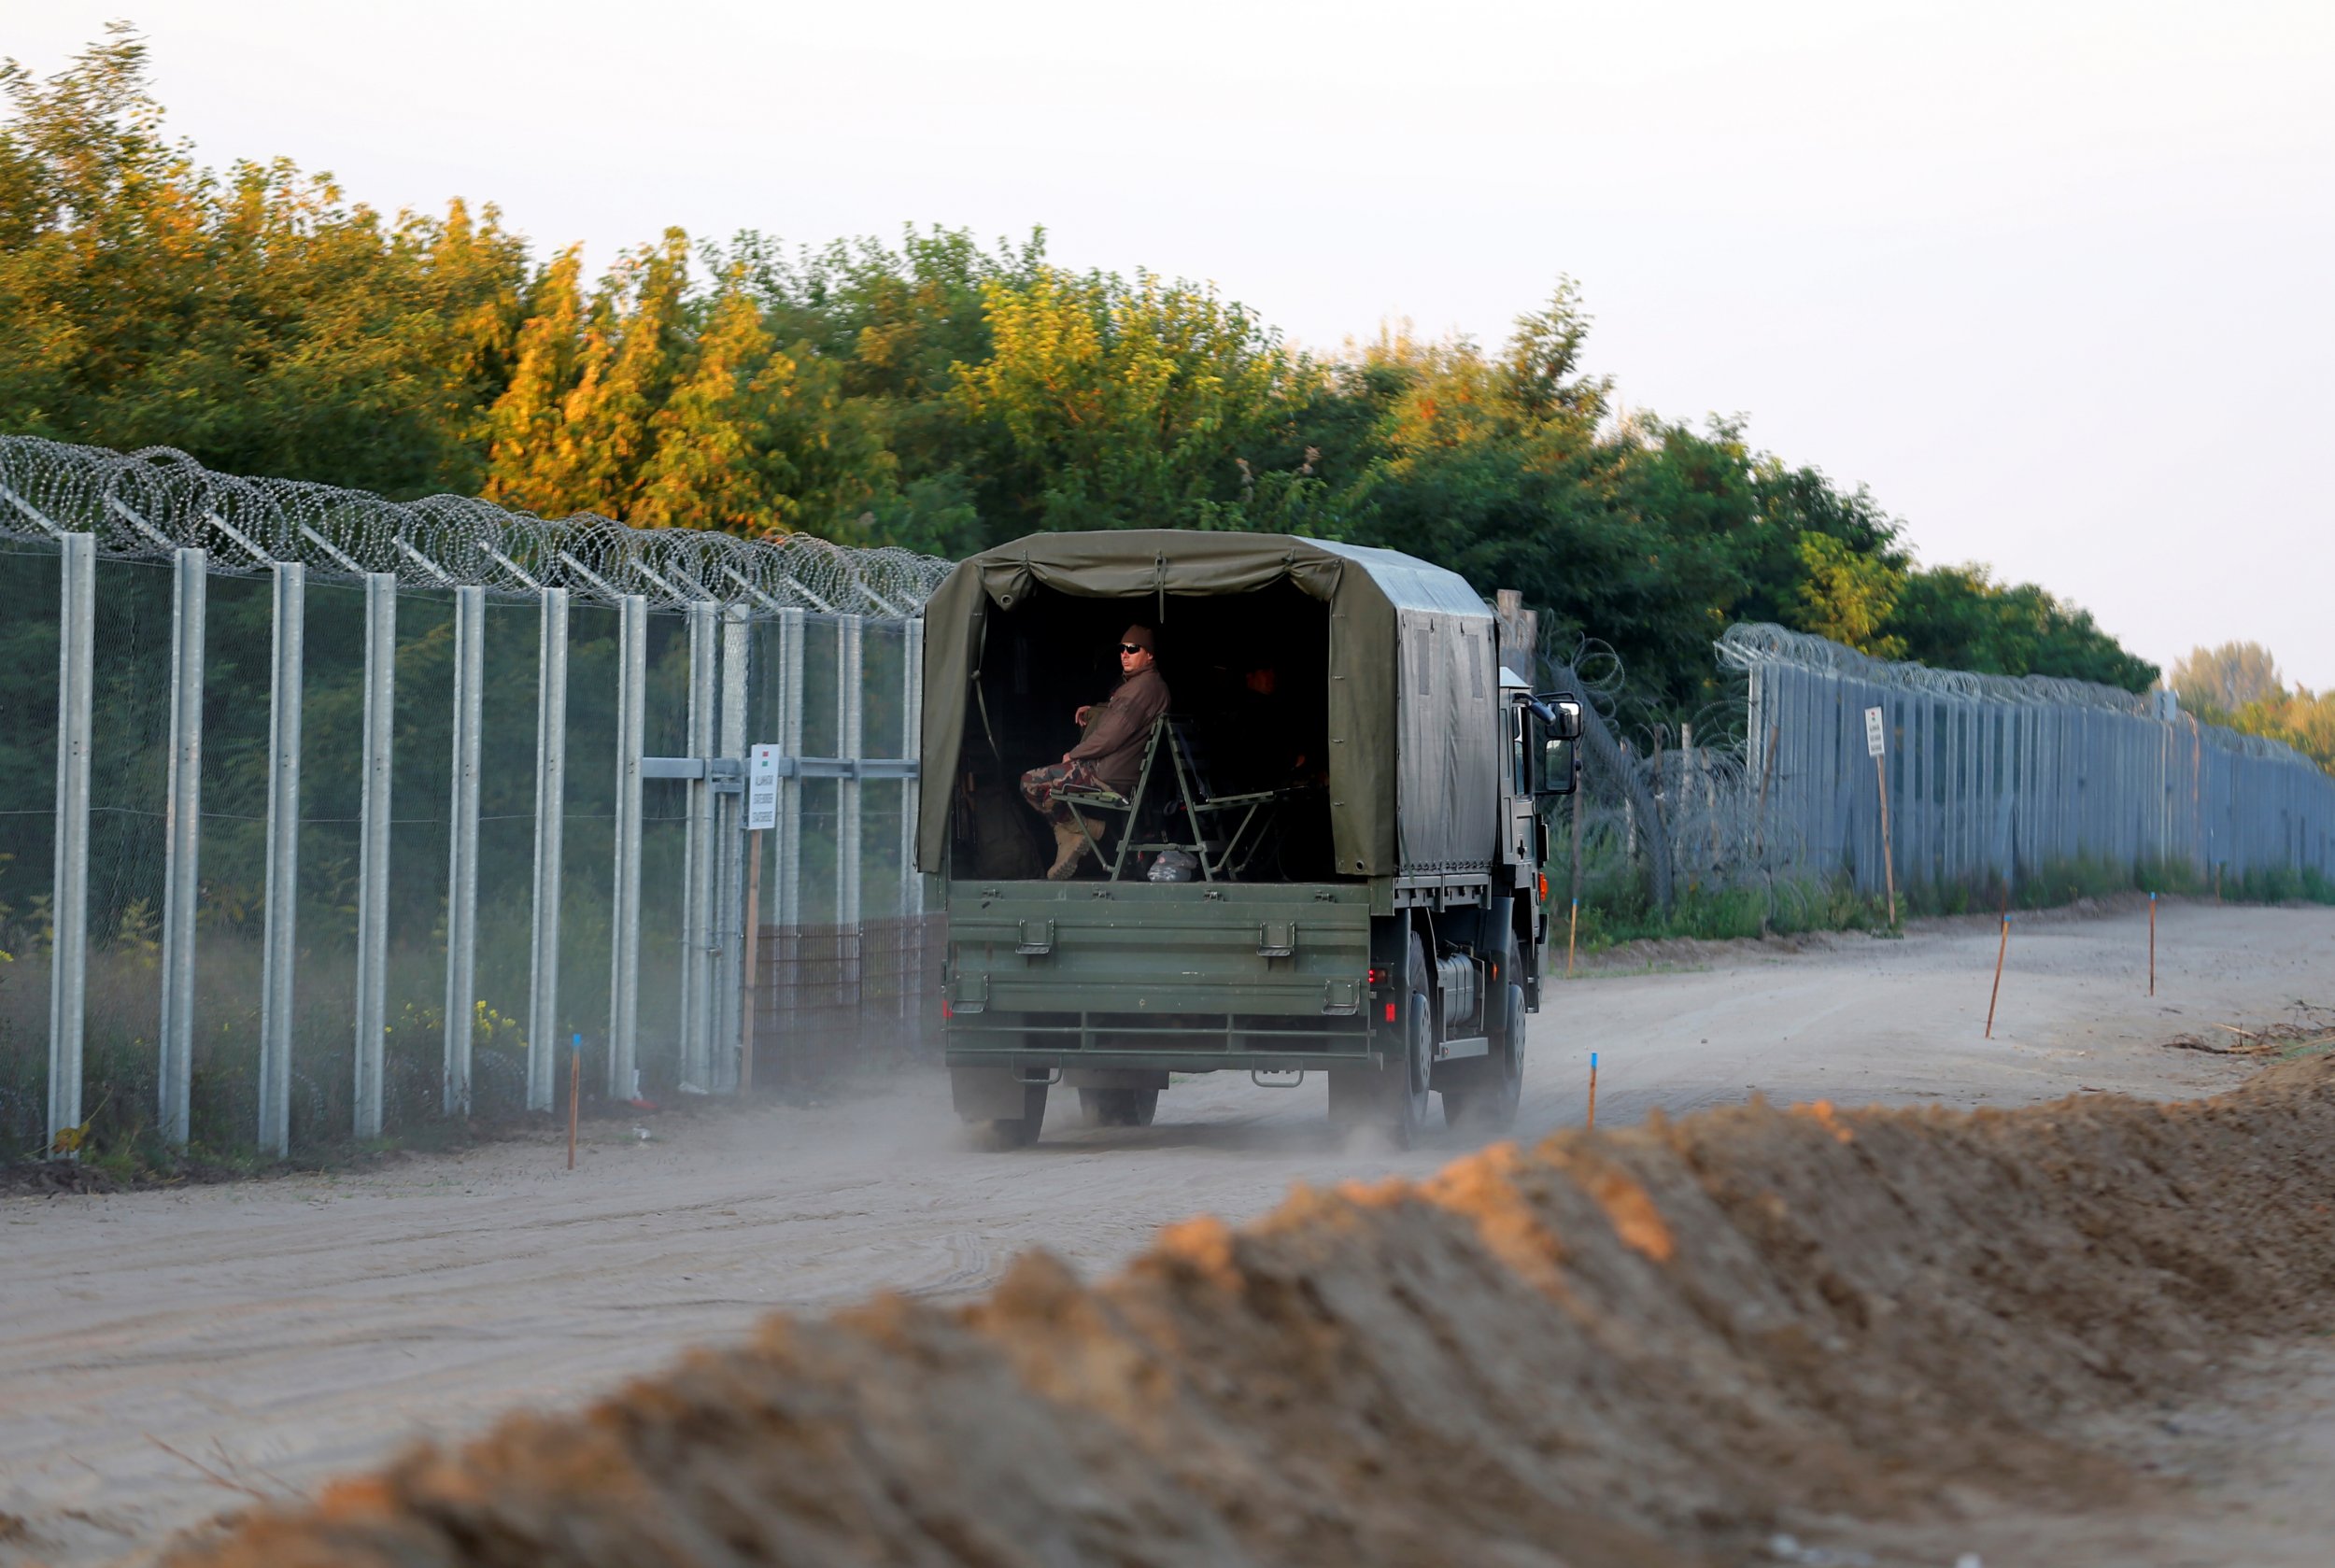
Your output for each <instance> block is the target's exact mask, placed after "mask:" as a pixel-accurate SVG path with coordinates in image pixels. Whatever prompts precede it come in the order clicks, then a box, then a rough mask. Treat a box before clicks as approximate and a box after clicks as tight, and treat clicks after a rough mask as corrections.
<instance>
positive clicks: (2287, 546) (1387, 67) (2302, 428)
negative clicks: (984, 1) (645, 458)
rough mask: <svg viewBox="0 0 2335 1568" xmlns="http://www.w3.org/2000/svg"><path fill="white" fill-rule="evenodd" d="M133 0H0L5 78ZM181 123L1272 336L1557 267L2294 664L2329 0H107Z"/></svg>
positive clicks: (2328, 175) (2117, 599)
mask: <svg viewBox="0 0 2335 1568" xmlns="http://www.w3.org/2000/svg"><path fill="white" fill-rule="evenodd" d="M134 3H135V0H102V3H97V4H92V3H90V0H0V16H4V17H5V20H6V23H7V25H6V29H5V32H0V52H7V53H9V54H12V55H14V56H15V57H16V58H17V59H19V60H21V61H22V62H23V63H24V64H27V65H29V66H31V67H33V68H34V69H35V71H37V72H39V73H40V74H42V75H47V74H49V73H50V72H51V71H53V70H55V69H58V68H60V67H61V66H62V65H63V64H64V63H65V61H66V60H67V58H68V57H69V56H70V55H71V54H73V53H74V52H76V51H77V50H78V49H79V48H80V47H81V46H82V45H83V44H85V43H86V42H88V41H89V40H91V39H92V38H94V37H96V36H98V35H99V34H100V31H101V28H102V25H103V23H104V21H106V19H107V18H108V17H109V16H115V15H120V14H124V8H125V7H131V6H133V5H134ZM128 14H129V16H130V19H131V20H132V21H135V22H137V23H138V24H139V25H140V26H141V27H142V28H143V29H145V31H146V32H147V34H148V35H149V41H150V42H151V44H152V47H153V53H154V64H155V70H156V75H157V78H158V91H159V93H160V96H161V97H162V99H163V103H164V104H165V105H167V106H168V107H169V109H170V111H171V123H172V126H173V128H174V129H175V130H176V131H177V133H179V134H185V135H190V136H191V137H193V138H194V140H195V142H196V144H197V147H198V149H199V151H200V152H201V154H202V155H203V156H204V157H205V160H206V161H208V162H214V163H220V164H223V163H225V162H227V161H229V160H230V159H231V158H233V157H236V156H266V155H273V154H277V153H281V154H285V155H288V156H290V157H291V158H293V159H294V160H296V161H297V162H300V163H301V164H302V165H303V166H304V167H307V168H310V169H328V170H331V171H332V172H333V173H334V174H336V175H337V176H339V177H340V178H341V180H342V181H343V183H344V185H345V186H346V187H347V189H348V191H349V192H350V193H351V195H352V196H354V197H356V198H358V199H361V200H364V201H367V202H370V203H372V204H374V205H377V206H381V207H387V208H394V207H398V206H401V205H412V206H423V207H434V206H436V205H440V204H442V203H443V201H444V200H445V199H446V197H448V196H452V195H457V194H460V195H466V196H469V197H471V198H472V199H473V200H474V201H485V200H492V201H495V202H497V203H499V204H500V205H502V209H503V211H504V214H505V217H506V219H507V220H508V221H509V222H510V223H511V224H512V225H513V226H514V227H516V228H517V229H519V230H520V231H521V232H523V233H527V234H528V235H529V236H530V237H531V238H532V239H533V240H534V241H535V242H537V244H538V246H539V247H545V248H547V247H554V246H557V245H559V244H563V243H566V242H568V241H571V240H575V239H581V240H584V241H586V242H587V244H588V245H589V247H590V255H591V258H592V260H593V262H594V264H598V263H599V262H601V261H604V260H605V259H606V258H607V257H608V256H609V255H611V254H613V252H614V251H615V250H616V248H617V247H620V246H624V245H630V244H635V243H638V242H640V241H642V240H644V239H647V238H650V237H652V236H654V235H655V234H656V233H658V232H659V231H660V230H662V229H663V228H664V227H665V226H666V225H668V224H679V225H681V226H683V227H685V228H686V229H687V230H689V231H690V233H692V234H693V235H698V236H707V235H723V234H727V233H730V232H732V231H735V230H737V229H740V228H746V227H753V228H759V229H762V230H764V231H766V232H770V233H776V234H779V235H782V236H784V237H785V238H786V239H788V240H790V241H793V240H814V241H815V240H824V239H827V238H829V237H832V236H836V235H841V234H856V233H881V234H885V235H890V234H894V233H897V232H898V230H899V227H900V225H901V224H903V223H906V222H910V221H915V222H936V221H937V222H942V223H948V224H961V225H967V226H969V227H971V228H972V229H974V230H975V231H976V232H978V233H982V234H984V235H997V234H1012V235H1017V236H1018V235H1020V234H1022V233H1026V231H1027V230H1028V229H1029V228H1030V226H1031V225H1033V224H1039V223H1042V224H1044V225H1045V226H1046V227H1047V229H1048V230H1049V232H1050V233H1051V236H1052V239H1051V247H1050V249H1051V253H1052V254H1053V256H1054V259H1055V260H1057V261H1061V262H1063V263H1065V264H1068V265H1071V266H1078V267H1084V266H1090V265H1098V266H1104V267H1110V268H1113V269H1117V270H1121V271H1132V270H1133V269H1134V268H1135V267H1137V266H1139V265H1140V266H1148V267H1151V268H1152V269H1153V270H1154V271H1157V272H1162V273H1167V274H1170V275H1184V276H1191V277H1196V278H1206V279H1210V280H1213V281H1215V282H1216V283H1218V284H1220V285H1221V286H1222V287H1223V289H1224V291H1225V292H1226V293H1228V294H1230V295H1231V296H1233V297H1235V298H1237V299H1239V300H1242V301H1244V302H1246V303H1248V304H1252V305H1253V306H1255V307H1256V308H1257V309H1258V310H1259V311H1260V312H1261V313H1262V314H1263V316H1264V317H1265V318H1267V320H1268V321H1271V322H1273V323H1275V324H1277V325H1279V326H1280V327H1281V328H1282V329H1284V330H1285V331H1286V332H1289V334H1290V335H1291V336H1293V337H1294V338H1295V339H1297V340H1299V341H1301V342H1304V343H1307V344H1309V345H1315V346H1336V345H1337V344H1338V343H1339V342H1340V341H1341V340H1342V339H1343V338H1344V337H1345V336H1347V335H1348V334H1349V333H1354V334H1366V333H1367V332H1370V331H1371V330H1372V329H1373V328H1374V327H1375V326H1376V324H1377V323H1378V322H1379V321H1380V319H1381V318H1387V317H1406V316H1407V317H1409V318H1412V319H1413V320H1415V321H1416V323H1417V324H1418V326H1419V327H1420V328H1421V329H1422V330H1423V331H1426V332H1443V331H1449V330H1458V331H1463V332H1468V333H1471V334H1473V335H1475V336H1477V337H1479V339H1482V340H1485V341H1487V342H1491V341H1496V340H1498V339H1499V338H1501V337H1502V336H1503V335H1505V333H1506V332H1507V326H1508V322H1509V320H1510V318H1513V317H1514V316H1515V315H1516V314H1517V313H1518V312H1520V311H1521V310H1524V309H1526V308H1529V307H1531V306H1533V305H1535V304H1538V303H1539V302H1541V301H1542V300H1543V299H1544V298H1545V296H1546V295H1547V293H1548V291H1549V290H1550V286H1551V285H1552V283H1553V281H1554V279H1555V277H1556V275H1558V274H1559V273H1560V272H1569V273H1571V274H1573V275H1575V276H1577V277H1578V278H1579V279H1580V281H1581V284H1582V287H1583V290H1584V291H1585V294H1586V297H1587V302H1588V304H1589V308H1590V309H1591V311H1592V313H1593V314H1594V315H1595V317H1596V318H1597V327H1596V331H1595V332H1594V334H1593V335H1592V340H1591V345H1590V353H1591V360H1592V369H1596V370H1602V371H1608V372H1611V373H1613V374H1616V375H1617V376H1618V377H1619V378H1620V387H1621V391H1622V393H1623V395H1624V397H1625V398H1626V399H1627V400H1628V402H1629V403H1630V404H1631V405H1632V406H1634V407H1636V406H1646V407H1651V408H1654V409H1656V410H1659V411H1660V412H1662V413H1663V414H1665V415H1668V416H1671V417H1688V418H1700V417H1702V416H1703V415H1705V413H1708V412H1712V411H1720V412H1741V413H1744V414H1747V415H1748V416H1749V417H1750V431H1751V435H1752V438H1753V440H1754V442H1755V443H1756V444H1757V445H1761V446H1762V447H1765V448H1767V449H1770V450H1773V451H1775V452H1777V453H1779V454H1780V455H1782V456H1783V457H1784V458H1785V459H1788V460H1790V461H1792V462H1795V463H1814V464H1816V465H1818V466H1819V467H1821V468H1823V469H1824V470H1825V471H1826V472H1827V473H1831V474H1832V475H1833V477H1834V478H1836V479H1838V480H1841V481H1844V482H1847V483H1850V484H1855V483H1859V482H1862V483H1865V484H1868V485H1870V486H1871V487H1873V489H1874V491H1875V494H1876V496H1878V498H1879V499H1880V501H1881V502H1882V504H1883V505H1884V506H1885V507H1887V508H1888V509H1889V511H1891V512H1892V513H1894V514H1896V515H1898V516H1902V517H1903V518H1904V519H1905V520H1906V522H1907V523H1908V525H1909V531H1910V536H1911V538H1912V540H1913V542H1914V544H1915V545H1916V546H1917V548H1918V550H1919V552H1920V554H1921V557H1922V558H1923V559H1924V560H1926V561H1931V562H1945V561H1960V560H1970V559H1976V560H1984V561H1988V562H1991V563H1992V564H1993V565H1994V566H1995V567H1996V568H1998V570H1999V571H2000V572H2003V573H2005V574H2007V575H2009V576H2012V577H2014V578H2021V579H2032V580H2034V581H2038V582H2041V583H2043V584H2044V585H2045V586H2048V587H2050V588H2052V589H2053V590H2054V591H2056V592H2058V593H2060V594H2062V595H2064V596H2066V597H2068V598H2071V599H2073V600H2075V601H2076V602H2078V603H2080V604H2083V605H2085V606H2086V607H2087V608H2089V609H2091V610H2092V611H2093V612H2094V613H2095V614H2097V615H2099V617H2100V618H2101V622H2102V623H2103V624H2104V625H2105V626H2106V627H2107V628H2108V629H2110V630H2111V631H2113V632H2115V633H2116V635H2117V636H2119V637H2121V638H2123V639H2124V640H2125V641H2126V642H2127V643H2128V644H2129V645H2130V646H2132V647H2133V648H2135V649H2137V650H2138V651H2140V652H2141V653H2143V654H2144V655H2145V656H2146V657H2150V658H2154V659H2156V660H2158V662H2160V663H2170V661H2171V660H2172V658H2174V657H2177V656H2178V655H2179V654H2181V653H2182V652H2184V651H2186V649H2187V648H2188V647H2190V646H2191V645H2192V644H2193V643H2217V642H2222V641H2227V640H2229V639H2233V638H2251V639H2254V640H2257V641H2259V642H2261V643H2266V644H2267V645H2269V646H2270V647H2271V650H2272V651H2273V652H2274V653H2276V654H2277V656H2278V657H2279V659H2280V661H2281V664H2282V666H2283V668H2284V669H2285V671H2286V672H2287V674H2288V675H2289V676H2290V678H2294V679H2299V680H2300V681H2302V682H2304V683H2306V684H2308V685H2313V686H2314V687H2321V688H2324V687H2328V686H2335V617H2330V616H2329V615H2328V614H2326V611H2325V603H2326V600H2327V598H2328V592H2329V587H2330V582H2329V579H2330V567H2331V566H2335V501H2330V499H2329V497H2330V495H2331V494H2335V476H2330V475H2328V474H2327V473H2323V472H2322V471H2323V469H2324V468H2325V467H2326V466H2327V457H2328V454H2327V442H2326V438H2327V432H2328V430H2329V429H2330V427H2331V426H2335V390H2331V389H2330V388H2335V381H2331V380H2330V372H2329V366H2328V355H2329V350H2330V347H2335V330H2331V329H2335V290H2330V288H2329V258H2330V254H2335V244H2331V243H2330V242H2335V4H2330V3H2329V0H2294V3H2289V4H2270V3H2247V0H2218V3H2215V4H2203V3H2178V4H2175V3H2153V0H2099V3H2093V0H2062V3H2057V4H2053V3H2041V4H2038V3H2036V0H2027V3H2023V4H2017V5H2011V4H2002V3H1998V0H1953V3H1951V4H1946V3H1929V0H1908V3H1892V0H1842V3H1827V0H1770V3H1769V4H1764V5H1747V4H1744V3H1743V0H1725V3H1702V0H1675V3H1668V4H1663V3H1637V4H1626V3H1615V0H1606V3H1605V4H1602V5H1598V6H1594V7H1591V6H1583V5H1579V4H1576V3H1573V0H1545V3H1542V4H1538V5H1530V4H1526V5H1499V4H1488V3H1483V0H1443V3H1442V4H1440V5H1438V6H1421V5H1417V4H1415V3H1414V4H1403V5H1394V4H1384V3H1380V0H1341V3H1339V4H1336V5H1330V4H1282V5H1277V4H1273V3H1271V0H1264V3H1250V4H1229V3H1225V0H1184V3H1182V4H1179V5H1174V6H1128V5H1122V6H1116V7H1111V6H1103V5H1097V4H1094V3H1093V0H1084V3H1068V0H1063V3H1054V4H1012V5H1008V4H990V5H986V6H982V5H965V4H961V3H960V4H899V5H882V4H868V3H862V4H859V5H855V6H842V5H828V6H821V7H807V6H802V5H797V4H787V3H783V0H781V3H771V4H762V5H754V4H745V3H723V0H667V3H666V4H663V5H661V6H657V7H641V6H638V5H622V6H619V5H612V4H603V3H601V0H558V3H547V0H466V3H462V4H455V3H452V0H403V3H402V4H400V5H399V6H397V7H394V8H393V9H392V8H391V7H318V6H317V5H315V4H313V0H303V3H301V4H296V5H295V4H291V3H290V0H234V3H232V4H231V3H226V0H207V3H205V0H145V3H144V4H142V5H136V7H135V8H134V10H130V11H129V12H128Z"/></svg>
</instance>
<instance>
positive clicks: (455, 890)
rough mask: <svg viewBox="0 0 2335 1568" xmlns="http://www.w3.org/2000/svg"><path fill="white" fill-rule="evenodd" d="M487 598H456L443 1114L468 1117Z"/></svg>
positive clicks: (467, 591)
mask: <svg viewBox="0 0 2335 1568" xmlns="http://www.w3.org/2000/svg"><path fill="white" fill-rule="evenodd" d="M486 655H487V590H486V589H484V588H456V589H455V590H454V778H453V791H454V796H453V802H452V816H453V821H452V823H451V824H450V826H449V829H448V832H447V834H446V837H447V839H448V840H449V841H450V848H449V851H448V854H447V856H446V1102H445V1103H446V1114H447V1115H448V1116H467V1115H469V1114H470V1109H471V1042H472V1037H473V1035H474V1029H475V1025H476V1024H477V1019H476V1018H475V1016H474V1014H475V1012H476V1010H477V999H478V765H479V749H480V745H481V742H482V741H483V737H482V735H481V733H480V730H481V727H482V714H481V707H482V704H483V700H484V698H485V689H486V668H487V661H486Z"/></svg>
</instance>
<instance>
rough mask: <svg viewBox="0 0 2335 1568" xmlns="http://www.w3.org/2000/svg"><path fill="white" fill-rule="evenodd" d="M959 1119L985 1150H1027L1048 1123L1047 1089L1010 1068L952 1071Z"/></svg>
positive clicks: (967, 1068)
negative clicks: (1039, 1131) (1041, 1128)
mask: <svg viewBox="0 0 2335 1568" xmlns="http://www.w3.org/2000/svg"><path fill="white" fill-rule="evenodd" d="M949 1094H950V1097H951V1098H952V1099H953V1100H955V1103H956V1115H957V1119H958V1120H959V1121H961V1122H963V1123H965V1126H966V1129H967V1130H968V1131H969V1132H970V1133H971V1134H972V1135H973V1141H974V1142H975V1143H978V1144H980V1145H981V1146H982V1147H983V1148H985V1149H1026V1148H1028V1147H1029V1146H1030V1145H1031V1144H1033V1143H1036V1142H1037V1141H1038V1130H1039V1128H1040V1127H1041V1126H1043V1125H1044V1124H1045V1121H1046V1085H1045V1083H1044V1082H1042V1081H1041V1082H1037V1083H1032V1082H1029V1081H1026V1080H1024V1079H1023V1078H1022V1077H1020V1075H1018V1074H1017V1073H1015V1072H1014V1071H1013V1070H1012V1068H1010V1067H951V1068H950V1069H949Z"/></svg>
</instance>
